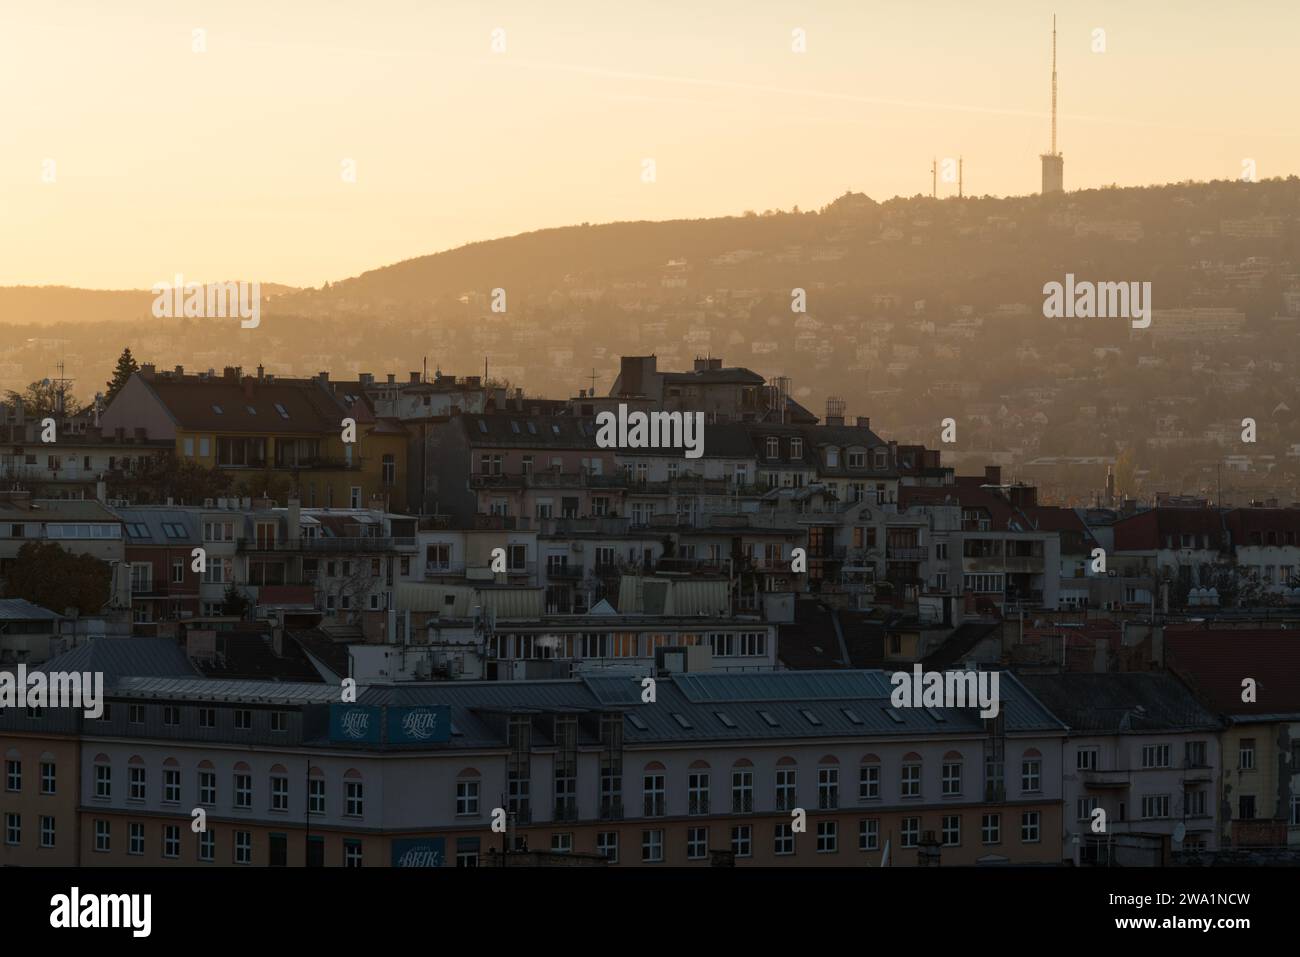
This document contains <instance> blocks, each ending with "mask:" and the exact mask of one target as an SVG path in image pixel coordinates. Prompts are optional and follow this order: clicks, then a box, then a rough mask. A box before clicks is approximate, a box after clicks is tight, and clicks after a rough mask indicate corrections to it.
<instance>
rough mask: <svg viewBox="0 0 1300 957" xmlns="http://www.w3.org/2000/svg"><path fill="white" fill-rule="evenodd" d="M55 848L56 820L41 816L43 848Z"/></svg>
mask: <svg viewBox="0 0 1300 957" xmlns="http://www.w3.org/2000/svg"><path fill="white" fill-rule="evenodd" d="M53 846H54V818H52V817H48V816H46V815H44V814H42V815H41V847H53Z"/></svg>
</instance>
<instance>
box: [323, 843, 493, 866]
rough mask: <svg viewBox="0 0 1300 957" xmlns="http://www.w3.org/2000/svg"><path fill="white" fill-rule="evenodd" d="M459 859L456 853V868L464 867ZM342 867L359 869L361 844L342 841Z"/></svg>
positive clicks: (476, 854) (476, 857)
mask: <svg viewBox="0 0 1300 957" xmlns="http://www.w3.org/2000/svg"><path fill="white" fill-rule="evenodd" d="M460 858H461V855H460V852H459V851H457V853H456V866H457V867H462V866H464V865H462V864H461V861H460ZM474 863H475V864H477V863H478V852H477V851H476V852H475V853H474ZM343 866H344V867H360V866H361V842H360V841H344V842H343Z"/></svg>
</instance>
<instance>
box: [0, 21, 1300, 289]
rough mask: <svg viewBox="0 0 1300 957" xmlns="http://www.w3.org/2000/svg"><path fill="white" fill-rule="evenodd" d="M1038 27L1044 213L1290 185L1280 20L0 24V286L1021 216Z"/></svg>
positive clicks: (1291, 107)
mask: <svg viewBox="0 0 1300 957" xmlns="http://www.w3.org/2000/svg"><path fill="white" fill-rule="evenodd" d="M1053 12H1055V13H1056V14H1057V16H1058V29H1059V31H1060V32H1059V38H1058V45H1059V51H1058V57H1059V73H1060V113H1061V119H1060V134H1059V148H1060V150H1061V151H1062V152H1063V153H1064V154H1065V184H1066V188H1067V189H1078V188H1084V187H1092V186H1101V185H1106V184H1110V183H1118V184H1120V185H1145V184H1151V183H1166V182H1177V181H1180V180H1187V179H1197V180H1208V179H1224V178H1231V179H1236V178H1238V177H1239V176H1240V175H1241V169H1242V162H1243V160H1245V159H1253V160H1254V161H1255V163H1256V169H1257V171H1258V175H1259V176H1260V177H1261V178H1263V177H1271V176H1285V175H1289V174H1291V173H1294V172H1298V171H1300V128H1298V127H1297V124H1296V108H1295V101H1296V85H1297V84H1296V80H1295V57H1294V44H1295V38H1296V36H1297V35H1298V29H1297V28H1300V3H1296V2H1295V0H1260V2H1249V0H1247V2H1243V3H1240V4H1223V3H1220V2H1208V0H1177V2H1174V0H1149V2H1142V3H1134V2H1132V0H1121V2H1110V0H1089V2H1086V3H1078V2H1076V3H1065V2H1059V0H1058V2H1056V3H1052V2H1039V0H995V2H991V3H972V2H970V0H926V2H924V3H920V2H910V0H908V2H902V0H887V2H870V0H826V2H805V3H799V2H770V0H708V2H700V0H645V2H637V3H632V2H626V0H544V2H539V0H502V2H496V3H482V2H442V0H366V2H360V0H348V2H342V0H222V2H215V0H213V2H206V3H205V2H189V0H121V2H114V3H104V2H102V0H91V2H84V0H78V2H70V0H63V2H59V0H5V2H4V4H3V5H2V7H0V90H3V94H2V95H0V219H2V220H3V229H2V230H0V285H19V284H21V285H34V284H67V285H77V286H85V287H94V288H147V287H149V286H151V285H153V284H154V283H155V282H160V281H168V282H170V281H171V280H172V278H173V277H174V275H175V274H177V273H180V274H183V275H184V276H185V277H186V279H191V280H196V281H212V280H217V279H232V278H246V279H259V280H262V281H264V282H285V283H290V284H294V285H319V284H320V283H322V282H324V281H326V280H337V279H342V278H346V277H347V276H351V275H355V274H357V273H359V272H361V271H363V270H366V269H373V268H376V267H379V266H383V265H387V264H389V263H393V262H397V261H400V260H403V259H409V258H412V257H414V256H419V255H424V254H427V253H431V252H436V251H438V250H441V249H447V248H451V247H454V246H458V245H461V244H463V243H466V242H471V241H475V240H481V239H490V238H494V237H497V236H503V235H509V234H512V233H517V232H522V231H526V230H530V229H538V228H544V227H547V226H561V225H567V224H571V223H580V222H584V221H589V222H606V221H611V220H628V219H675V218H683V217H690V218H694V217H705V216H718V215H728V214H739V213H741V212H743V211H745V210H747V209H755V210H758V211H762V210H763V209H766V208H782V209H789V208H790V207H792V206H796V205H798V206H800V207H802V208H816V207H818V206H821V205H824V204H825V203H827V202H829V201H830V200H832V199H833V198H835V196H837V195H839V194H840V193H843V192H844V191H845V190H846V189H852V190H856V191H861V192H865V193H867V194H868V195H870V196H872V197H873V198H876V199H885V198H888V197H890V196H894V195H900V194H902V195H911V194H915V193H918V192H928V191H929V186H930V161H931V158H932V157H938V158H939V159H940V160H942V159H943V158H945V157H957V156H958V155H960V156H963V157H964V160H965V182H966V191H967V193H968V194H971V193H973V194H984V193H989V194H994V195H1010V194H1024V193H1031V192H1036V191H1037V189H1038V184H1039V162H1038V154H1039V153H1041V152H1044V151H1046V150H1047V148H1048V139H1049V121H1048V107H1049V79H1050V77H1049V73H1050V56H1051V51H1050V37H1051V18H1052V14H1053ZM498 28H499V29H501V30H504V41H505V50H504V52H494V51H493V50H492V43H493V31H494V30H496V29H498ZM1097 28H1100V29H1102V30H1104V31H1105V46H1106V49H1105V52H1093V49H1092V48H1093V43H1094V32H1093V31H1094V30H1096V29H1097ZM796 29H801V30H803V31H805V35H806V52H803V53H796V52H794V51H793V50H792V39H793V33H792V31H794V30H796ZM195 30H202V31H205V34H204V37H205V42H206V52H195V51H194V49H193V47H194V45H195V34H194V31H195ZM646 159H653V160H654V162H655V181H654V182H653V183H646V182H643V177H642V170H643V160H646ZM47 160H53V161H54V166H53V174H54V181H53V182H45V181H44V178H48V171H49V169H50V167H49V166H48V165H47V163H46V161H47ZM348 160H351V161H353V162H354V163H355V172H356V175H355V182H348V181H347V180H346V179H345V177H344V175H343V169H344V163H345V161H348ZM955 189H956V187H955V184H953V185H952V186H946V185H944V184H941V185H940V192H941V195H942V194H943V193H945V192H949V191H950V192H954V193H955Z"/></svg>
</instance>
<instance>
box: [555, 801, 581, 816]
mask: <svg viewBox="0 0 1300 957" xmlns="http://www.w3.org/2000/svg"><path fill="white" fill-rule="evenodd" d="M577 819H578V799H577V798H559V799H557V800H556V802H555V815H554V820H556V821H576V820H577Z"/></svg>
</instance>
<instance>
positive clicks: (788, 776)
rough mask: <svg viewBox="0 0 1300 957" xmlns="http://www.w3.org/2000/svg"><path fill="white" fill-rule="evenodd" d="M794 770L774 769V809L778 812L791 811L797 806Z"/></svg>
mask: <svg viewBox="0 0 1300 957" xmlns="http://www.w3.org/2000/svg"><path fill="white" fill-rule="evenodd" d="M795 791H796V785H795V769H794V768H777V769H776V809H777V810H778V811H793V810H794V809H795V807H796V806H797V799H796V797H795Z"/></svg>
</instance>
